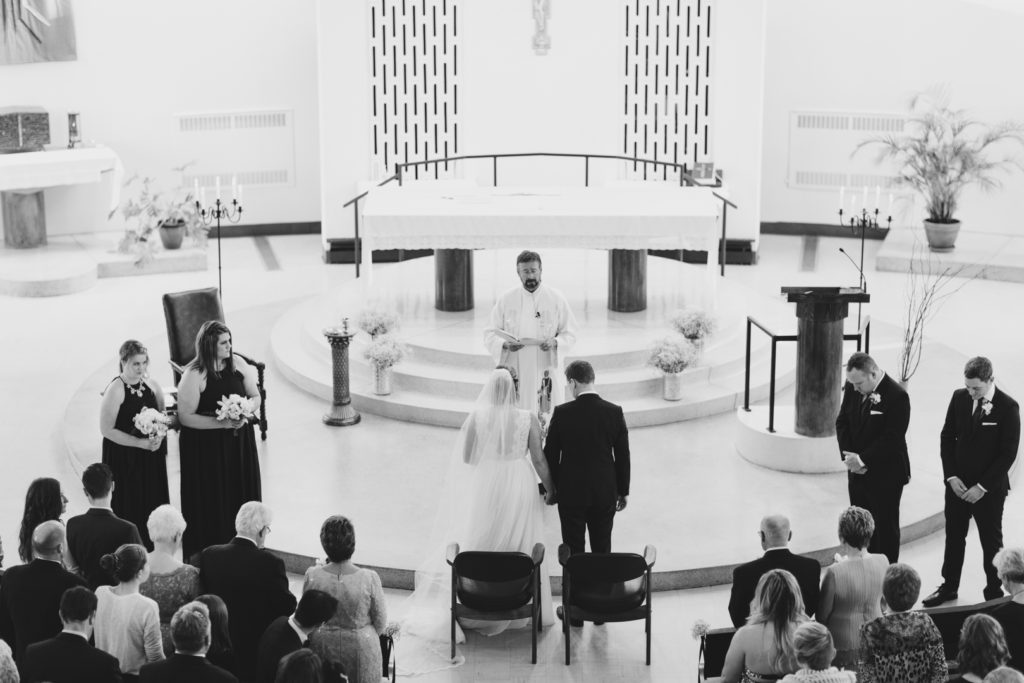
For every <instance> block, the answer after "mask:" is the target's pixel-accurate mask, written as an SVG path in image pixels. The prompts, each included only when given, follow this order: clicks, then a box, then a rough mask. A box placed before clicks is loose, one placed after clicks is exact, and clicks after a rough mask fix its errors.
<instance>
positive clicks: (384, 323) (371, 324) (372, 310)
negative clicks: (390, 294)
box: [358, 306, 398, 339]
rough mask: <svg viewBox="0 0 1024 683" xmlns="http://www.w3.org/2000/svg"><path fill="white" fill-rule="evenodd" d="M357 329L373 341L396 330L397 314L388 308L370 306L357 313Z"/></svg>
mask: <svg viewBox="0 0 1024 683" xmlns="http://www.w3.org/2000/svg"><path fill="white" fill-rule="evenodd" d="M358 324H359V329H361V330H362V331H363V332H365V333H366V334H368V335H370V336H371V337H373V338H374V339H376V338H377V336H378V335H381V334H388V333H389V332H391V331H393V330H395V329H397V328H398V314H397V313H395V312H394V311H392V310H391V309H388V308H383V307H380V306H371V307H369V308H364V309H363V310H362V311H360V312H359V323H358Z"/></svg>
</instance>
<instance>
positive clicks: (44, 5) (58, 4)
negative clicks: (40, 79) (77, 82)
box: [0, 0, 78, 65]
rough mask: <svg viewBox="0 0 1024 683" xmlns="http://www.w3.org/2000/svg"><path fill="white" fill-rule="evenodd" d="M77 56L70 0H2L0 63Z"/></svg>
mask: <svg viewBox="0 0 1024 683" xmlns="http://www.w3.org/2000/svg"><path fill="white" fill-rule="evenodd" d="M77 58H78V51H77V46H76V43H75V20H74V15H73V14H72V12H71V0H0V65H4V64H29V63H32V62H69V61H74V60H75V59H77Z"/></svg>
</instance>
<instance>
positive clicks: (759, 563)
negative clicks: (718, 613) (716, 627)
mask: <svg viewBox="0 0 1024 683" xmlns="http://www.w3.org/2000/svg"><path fill="white" fill-rule="evenodd" d="M772 569H785V570H786V571H788V572H789V573H790V574H792V575H793V576H794V577H796V582H797V584H799V586H800V593H801V594H802V595H803V599H804V610H805V611H806V612H807V616H809V617H812V616H814V610H815V608H816V607H817V606H818V582H819V581H820V580H821V565H820V564H818V561H817V560H816V559H814V558H813V557H804V556H803V555H794V554H793V553H791V552H790V551H789V548H772V549H771V550H768V551H766V552H765V554H764V555H762V556H761V557H759V558H757V559H756V560H754V561H753V562H747V563H746V564H741V565H740V566H738V567H736V569H734V570H733V571H732V594H731V595H730V596H729V616H730V617H731V618H732V624H733V626H735V627H736V628H739V627H740V626H743V625H744V624H745V623H747V617H749V616H750V601H751V600H753V599H754V591H755V590H756V589H757V582H758V581H759V580H760V579H761V577H762V576H763V575H764V574H766V573H767V572H768V571H770V570H772Z"/></svg>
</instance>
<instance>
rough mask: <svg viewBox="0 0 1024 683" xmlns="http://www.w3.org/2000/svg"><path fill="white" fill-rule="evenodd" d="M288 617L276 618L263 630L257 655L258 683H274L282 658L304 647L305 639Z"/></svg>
mask: <svg viewBox="0 0 1024 683" xmlns="http://www.w3.org/2000/svg"><path fill="white" fill-rule="evenodd" d="M288 619H289V617H278V618H277V619H274V620H273V621H272V622H270V626H268V627H267V630H266V631H264V632H263V637H262V638H260V645H259V650H258V652H257V655H256V683H274V678H276V677H277V665H278V664H279V663H280V662H281V659H282V658H284V656H285V655H289V654H291V653H292V652H295V651H296V650H298V649H299V648H301V647H303V642H304V640H300V639H299V634H298V633H296V632H295V629H293V628H292V627H291V625H290V624H289V623H288Z"/></svg>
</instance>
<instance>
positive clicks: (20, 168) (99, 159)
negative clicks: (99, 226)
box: [0, 146, 124, 211]
mask: <svg viewBox="0 0 1024 683" xmlns="http://www.w3.org/2000/svg"><path fill="white" fill-rule="evenodd" d="M111 172H112V173H113V174H114V178H113V182H112V183H111V197H110V202H109V206H110V210H111V211H113V210H114V209H116V208H117V205H118V204H119V203H120V201H121V179H122V177H123V176H124V167H123V166H122V165H121V158H120V157H118V156H117V154H116V153H115V152H114V151H113V150H112V149H110V148H109V147H99V146H97V147H79V148H75V149H56V150H48V151H44V152H19V153H14V154H0V191H2V192H8V191H11V190H20V191H31V190H38V189H40V188H44V187H56V186H58V185H78V184H84V183H98V182H100V180H101V174H103V173H111Z"/></svg>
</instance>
